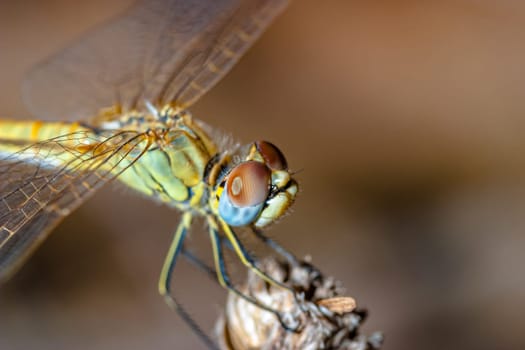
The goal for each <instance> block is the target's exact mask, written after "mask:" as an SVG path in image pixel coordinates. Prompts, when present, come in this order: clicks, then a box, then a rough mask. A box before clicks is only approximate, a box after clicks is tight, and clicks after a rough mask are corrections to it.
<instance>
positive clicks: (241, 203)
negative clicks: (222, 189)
mask: <svg viewBox="0 0 525 350" xmlns="http://www.w3.org/2000/svg"><path fill="white" fill-rule="evenodd" d="M270 177H271V174H270V170H269V169H268V167H266V166H265V165H264V164H262V163H259V162H256V161H248V162H244V163H241V164H239V165H237V166H236V167H235V168H234V169H233V170H232V171H231V172H230V174H229V175H228V179H227V180H226V189H227V191H228V197H229V198H230V200H231V202H232V203H233V204H234V205H236V206H238V207H248V206H254V205H257V204H261V203H263V202H264V201H265V200H266V198H267V197H268V194H269V192H270Z"/></svg>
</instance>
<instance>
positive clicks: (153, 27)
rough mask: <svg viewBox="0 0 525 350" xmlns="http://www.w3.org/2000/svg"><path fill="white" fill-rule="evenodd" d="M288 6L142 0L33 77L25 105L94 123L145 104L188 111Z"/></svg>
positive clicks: (279, 0) (275, 0)
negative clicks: (106, 113) (105, 112)
mask: <svg viewBox="0 0 525 350" xmlns="http://www.w3.org/2000/svg"><path fill="white" fill-rule="evenodd" d="M287 2H288V1H287V0H143V1H141V2H139V3H138V4H136V5H135V6H134V7H132V8H130V9H129V10H128V11H127V12H125V13H124V14H123V15H122V16H121V17H119V18H118V19H116V20H114V21H112V22H109V23H108V24H106V25H105V26H102V27H100V28H98V29H97V30H95V31H92V32H90V33H88V34H87V35H86V36H85V37H84V38H83V39H81V40H80V41H79V42H78V43H77V44H74V45H73V46H71V47H69V48H67V49H66V50H65V51H63V52H62V53H60V54H58V55H57V56H54V57H52V58H50V59H48V60H47V61H45V62H43V63H42V64H41V65H40V66H37V67H36V68H35V69H34V70H33V71H32V72H30V74H29V75H28V78H27V80H26V81H25V84H24V97H25V99H26V104H27V105H28V107H29V108H30V110H31V112H32V113H33V114H34V115H35V116H37V117H38V118H44V119H49V118H53V119H56V118H62V119H79V118H88V117H92V116H94V115H97V114H98V113H99V112H100V110H101V109H102V108H110V107H113V106H118V107H121V108H122V109H123V110H124V111H127V110H131V109H142V108H144V103H145V102H146V101H148V102H150V103H153V104H157V105H163V104H165V103H167V102H171V103H173V104H175V105H176V106H179V107H181V108H186V107H188V106H189V105H191V104H192V103H193V102H195V101H196V100H197V99H198V98H199V97H200V96H201V95H202V94H204V93H205V92H206V91H208V90H209V89H210V88H211V87H212V86H213V85H214V84H215V83H217V82H218V81H219V79H220V78H221V77H222V76H224V75H225V74H226V73H227V72H228V71H229V70H230V69H231V67H232V66H233V65H234V64H235V62H237V60H238V59H239V58H240V56H241V55H242V54H243V53H244V52H245V51H246V50H247V49H248V48H249V47H250V46H251V44H252V43H253V42H254V41H255V40H256V39H257V38H258V36H259V35H260V34H261V33H262V31H263V30H264V29H266V27H267V26H268V25H269V24H270V22H271V21H272V19H273V18H274V17H275V16H276V15H277V14H279V13H280V12H281V11H282V10H283V9H284V7H285V5H286V3H287ZM50 86H52V87H53V88H52V89H50V88H49V87H50Z"/></svg>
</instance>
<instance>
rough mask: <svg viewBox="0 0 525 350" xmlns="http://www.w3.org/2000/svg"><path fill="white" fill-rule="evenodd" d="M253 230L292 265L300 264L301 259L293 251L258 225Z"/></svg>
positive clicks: (256, 235)
mask: <svg viewBox="0 0 525 350" xmlns="http://www.w3.org/2000/svg"><path fill="white" fill-rule="evenodd" d="M252 231H253V233H254V234H255V237H257V238H258V239H259V240H261V241H262V242H263V243H264V244H266V245H267V246H269V247H270V248H272V249H273V250H274V251H275V252H276V253H277V254H279V255H281V256H282V257H283V258H285V259H286V261H288V263H289V264H290V265H292V266H298V265H299V260H298V259H297V257H296V256H295V255H293V254H292V253H291V252H289V251H288V250H286V249H285V248H284V247H283V246H282V245H280V244H279V243H277V242H276V241H274V240H273V239H271V238H269V237H267V236H266V235H265V234H264V233H262V231H261V230H260V229H258V228H256V227H253V226H252Z"/></svg>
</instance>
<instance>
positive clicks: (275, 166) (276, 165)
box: [255, 141, 288, 170]
mask: <svg viewBox="0 0 525 350" xmlns="http://www.w3.org/2000/svg"><path fill="white" fill-rule="evenodd" d="M255 146H256V147H257V150H258V151H259V153H260V154H261V155H262V157H263V158H264V160H265V162H266V164H267V165H268V167H269V168H270V169H272V170H286V169H288V164H287V163H286V158H284V155H283V154H282V152H281V150H279V148H277V146H275V145H274V144H273V143H270V142H268V141H257V142H256V143H255Z"/></svg>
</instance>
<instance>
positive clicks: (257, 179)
mask: <svg viewBox="0 0 525 350" xmlns="http://www.w3.org/2000/svg"><path fill="white" fill-rule="evenodd" d="M297 190H298V185H297V182H296V181H295V180H294V179H292V177H291V174H290V171H289V170H288V165H287V163H286V159H285V158H284V156H283V154H282V152H281V151H280V150H279V149H278V148H277V147H276V146H275V145H273V144H272V143H270V142H267V141H257V142H254V143H253V144H252V145H250V147H249V151H248V153H247V155H246V156H245V158H244V160H243V161H242V162H240V163H238V164H237V165H235V166H234V167H232V168H231V170H230V171H229V172H228V173H227V174H226V175H225V176H224V178H223V179H222V181H221V182H220V184H219V186H218V188H217V190H216V194H217V195H216V198H218V212H219V216H220V217H221V218H222V219H223V220H224V221H225V222H226V223H228V224H229V225H231V226H245V225H251V224H253V225H255V226H256V227H263V226H266V225H268V224H270V223H272V222H274V221H275V220H277V219H278V218H280V217H281V216H282V215H283V214H284V213H285V212H286V210H287V209H288V208H289V207H290V205H291V204H292V203H293V201H294V198H295V195H296V194H297Z"/></svg>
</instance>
